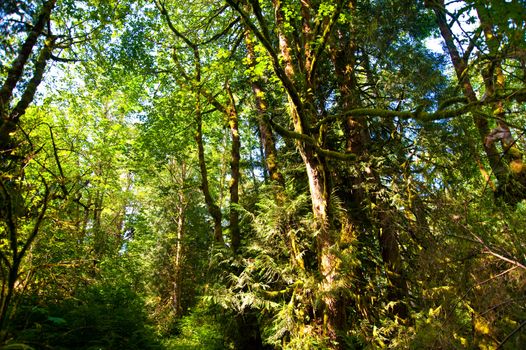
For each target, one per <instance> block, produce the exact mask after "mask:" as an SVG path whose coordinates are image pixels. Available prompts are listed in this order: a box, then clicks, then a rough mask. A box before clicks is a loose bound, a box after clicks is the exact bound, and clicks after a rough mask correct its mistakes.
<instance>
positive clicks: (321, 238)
mask: <svg viewBox="0 0 526 350" xmlns="http://www.w3.org/2000/svg"><path fill="white" fill-rule="evenodd" d="M273 5H274V8H275V12H274V13H275V16H276V17H275V19H276V23H277V27H278V39H279V49H280V52H281V56H282V58H283V61H284V75H285V76H286V78H288V80H285V79H284V78H282V82H283V83H284V85H288V84H290V82H294V81H296V80H297V77H296V69H295V67H294V64H293V60H292V57H291V50H292V49H291V46H290V43H289V40H288V38H287V36H286V34H285V32H284V30H283V28H284V15H283V8H282V3H281V2H280V1H278V0H273ZM307 5H308V4H303V5H302V6H307ZM302 11H304V12H305V11H308V10H307V9H305V8H304V7H302ZM303 32H304V35H305V36H306V37H307V36H309V35H310V28H308V25H307V24H306V22H305V21H304V25H303ZM306 37H305V38H304V40H305V44H306V46H305V47H303V48H302V49H304V50H305V52H306V53H307V52H310V49H309V47H308V42H307V38H306ZM303 64H304V67H303V69H302V70H304V71H305V72H311V64H312V62H311V57H309V55H308V54H306V56H305V62H303ZM277 73H278V72H277ZM278 76H280V74H278ZM306 78H307V79H306V80H307V84H308V85H311V84H312V83H313V81H312V79H311V77H310V76H309V74H307V77H306ZM286 90H287V92H288V99H289V108H290V115H291V118H292V122H293V125H294V130H295V132H297V133H298V134H304V133H309V125H310V123H311V122H312V121H313V120H316V119H317V118H316V116H315V115H311V114H310V113H314V111H313V110H314V108H313V106H312V105H310V106H309V107H307V106H305V105H304V104H303V103H302V102H301V99H299V98H298V96H295V95H294V94H293V93H291V92H292V88H291V87H289V88H288V89H286ZM307 90H308V91H310V92H309V93H307V96H305V98H306V99H307V100H309V99H310V98H309V96H310V97H312V94H313V91H312V88H311V89H307ZM307 103H308V102H307ZM322 134H323V131H321V132H320V134H316V135H309V136H312V137H313V138H314V139H315V140H323V135H322ZM296 146H297V148H298V150H299V153H300V155H301V157H302V159H303V162H304V164H305V168H306V172H307V177H308V180H309V191H310V196H311V202H312V212H313V214H314V223H315V227H314V228H315V230H316V231H317V235H316V244H317V256H318V270H319V272H320V275H321V281H320V292H321V294H322V295H323V304H324V305H323V325H324V332H325V333H326V335H327V337H328V338H329V339H331V343H332V344H337V343H338V337H339V333H340V332H341V331H343V325H344V321H345V318H344V317H343V313H342V308H341V307H340V303H339V299H338V297H337V295H336V293H335V292H334V290H333V289H334V285H335V282H336V277H337V273H338V265H339V259H338V257H337V255H336V254H335V252H334V244H335V239H334V237H333V235H332V234H331V233H332V232H331V217H330V210H329V206H330V194H331V181H330V177H329V176H330V175H329V174H330V173H329V171H328V168H327V162H326V159H325V157H324V156H323V155H321V154H319V153H318V152H317V150H316V149H315V147H314V146H313V145H309V144H307V143H304V142H301V141H297V142H296ZM334 346H336V347H339V346H341V344H340V345H334Z"/></svg>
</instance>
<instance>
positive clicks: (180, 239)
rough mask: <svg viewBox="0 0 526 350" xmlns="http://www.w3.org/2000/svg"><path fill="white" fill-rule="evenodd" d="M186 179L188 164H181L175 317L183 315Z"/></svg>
mask: <svg viewBox="0 0 526 350" xmlns="http://www.w3.org/2000/svg"><path fill="white" fill-rule="evenodd" d="M185 179H186V164H184V163H183V164H181V180H182V181H181V188H180V189H179V191H178V196H177V197H178V198H177V199H178V203H177V213H176V217H175V218H174V220H175V229H176V231H177V237H176V242H175V255H174V257H173V259H174V277H173V294H172V305H173V309H174V312H175V316H176V317H178V316H181V315H182V311H183V308H182V304H181V298H182V283H183V278H182V261H183V239H184V235H185V216H186V215H185V212H186V205H187V200H186V196H185V193H184V190H183V186H184V182H185Z"/></svg>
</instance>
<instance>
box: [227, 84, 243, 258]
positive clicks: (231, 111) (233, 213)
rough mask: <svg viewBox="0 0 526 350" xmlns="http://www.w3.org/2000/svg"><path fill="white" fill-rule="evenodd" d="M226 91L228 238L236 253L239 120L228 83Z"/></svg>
mask: <svg viewBox="0 0 526 350" xmlns="http://www.w3.org/2000/svg"><path fill="white" fill-rule="evenodd" d="M226 91H227V93H228V98H229V100H230V104H229V106H228V107H227V115H228V126H229V128H230V136H231V138H232V146H231V147H232V150H231V154H230V157H231V159H230V176H231V179H230V185H229V190H230V239H231V243H232V251H233V252H234V254H236V253H237V252H238V251H239V246H240V244H241V230H240V228H239V211H238V209H237V208H236V206H237V205H239V180H240V176H241V174H240V171H239V162H240V160H241V156H240V153H239V152H240V149H241V139H240V137H239V120H238V114H237V110H236V104H235V101H234V96H233V95H232V91H231V90H230V86H229V85H228V83H227V84H226Z"/></svg>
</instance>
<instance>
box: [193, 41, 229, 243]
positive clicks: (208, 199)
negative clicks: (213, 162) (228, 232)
mask: <svg viewBox="0 0 526 350" xmlns="http://www.w3.org/2000/svg"><path fill="white" fill-rule="evenodd" d="M193 52H194V60H195V62H194V63H195V85H196V87H197V92H196V94H195V121H196V133H195V141H196V143H197V156H198V159H199V170H200V174H201V191H202V192H203V195H204V197H205V203H206V207H207V209H208V213H209V214H210V216H211V217H212V221H213V222H214V240H215V242H216V243H219V244H220V245H223V244H224V239H223V227H222V224H221V221H222V214H221V208H219V206H218V205H217V204H216V203H215V201H214V199H213V198H212V194H211V193H210V187H209V185H208V170H207V168H206V159H205V148H204V145H203V116H202V114H201V59H200V55H199V50H198V48H197V47H196V46H194V47H193Z"/></svg>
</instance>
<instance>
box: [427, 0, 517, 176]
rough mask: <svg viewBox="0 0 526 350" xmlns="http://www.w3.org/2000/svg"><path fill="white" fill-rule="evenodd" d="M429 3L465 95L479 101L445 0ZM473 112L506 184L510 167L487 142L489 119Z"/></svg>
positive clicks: (488, 152) (496, 172)
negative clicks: (454, 32)
mask: <svg viewBox="0 0 526 350" xmlns="http://www.w3.org/2000/svg"><path fill="white" fill-rule="evenodd" d="M427 5H428V6H429V7H431V8H432V9H433V11H434V13H435V16H436V20H437V24H438V27H439V29H440V33H441V34H442V38H443V39H444V41H445V43H446V48H447V51H448V53H449V56H450V58H451V62H452V63H453V67H454V68H455V73H456V75H457V79H458V81H459V84H460V86H461V87H462V91H463V94H464V96H465V97H466V99H467V101H468V102H469V103H476V102H478V98H477V95H476V93H475V90H474V89H473V85H472V83H471V80H470V78H469V70H468V69H469V67H468V62H467V59H468V58H467V57H463V56H461V55H460V53H459V51H458V49H457V47H456V45H455V41H454V34H453V31H452V30H451V28H450V26H449V24H448V23H447V18H446V9H445V4H444V0H430V1H428V2H427ZM472 114H473V121H474V123H475V126H476V127H477V130H478V133H479V135H480V140H481V142H482V144H483V148H484V152H485V153H486V156H487V158H488V161H489V165H490V167H491V170H492V172H493V174H494V175H495V177H496V178H497V180H498V181H499V184H500V185H502V184H506V183H507V181H508V169H507V167H506V164H505V163H504V162H503V161H502V159H501V157H500V154H499V152H498V150H497V148H496V147H495V144H494V143H490V142H486V140H487V137H488V135H489V134H490V128H489V125H488V120H487V119H486V117H485V115H484V114H483V113H481V112H480V111H478V110H474V111H473V112H472Z"/></svg>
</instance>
